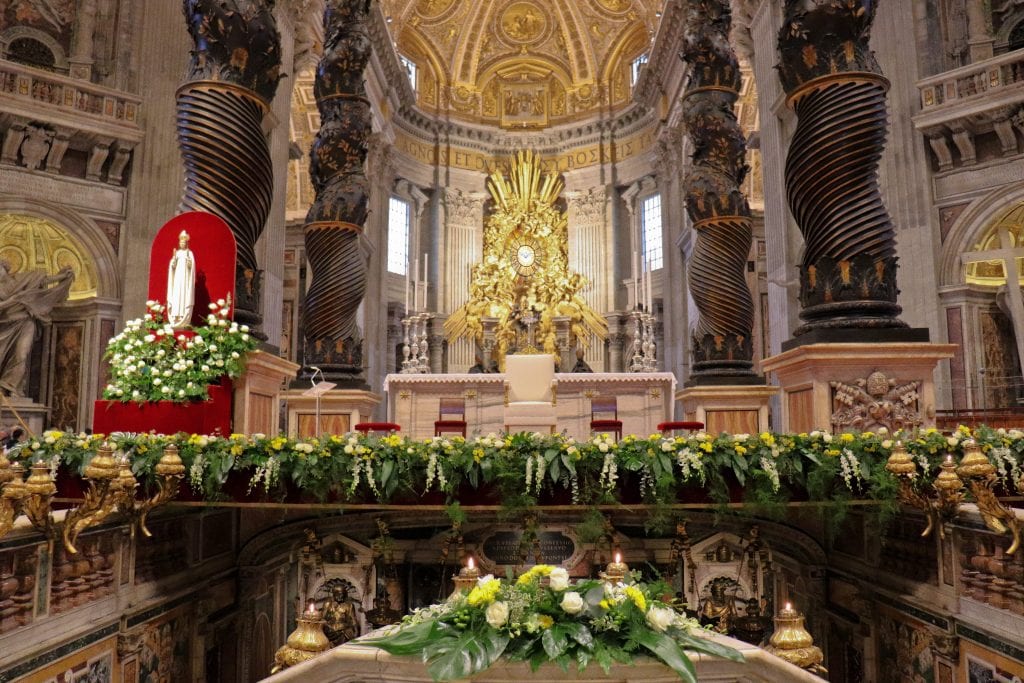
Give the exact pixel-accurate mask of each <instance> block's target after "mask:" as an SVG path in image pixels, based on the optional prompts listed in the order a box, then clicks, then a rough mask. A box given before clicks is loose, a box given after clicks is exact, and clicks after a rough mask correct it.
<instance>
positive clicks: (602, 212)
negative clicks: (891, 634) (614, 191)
mask: <svg viewBox="0 0 1024 683" xmlns="http://www.w3.org/2000/svg"><path fill="white" fill-rule="evenodd" d="M566 197H567V198H568V200H569V269H570V270H573V271H575V272H577V273H580V274H581V275H583V276H584V277H586V278H587V280H589V281H590V284H589V285H588V286H587V288H586V289H585V290H584V291H583V299H584V300H585V301H586V302H587V304H589V305H590V307H591V308H592V309H594V311H596V312H597V313H598V314H604V313H606V312H607V310H608V309H607V308H606V306H607V302H608V300H609V298H610V296H609V291H608V290H609V289H610V287H611V285H612V278H611V277H610V275H609V274H608V273H607V271H606V267H605V264H606V263H607V262H608V256H609V254H608V251H609V244H608V240H607V239H605V235H606V234H607V230H608V223H609V208H610V207H609V201H608V191H607V189H605V188H604V187H591V188H589V189H587V190H586V191H576V192H569V193H566ZM573 358H575V356H573ZM584 358H585V360H586V362H587V364H588V365H589V366H590V367H591V369H593V370H594V372H604V371H605V370H606V368H605V358H604V343H603V342H602V341H601V340H599V339H598V338H597V337H594V336H592V337H591V339H590V341H589V345H588V346H587V351H586V354H585V356H584ZM573 362H575V360H574V361H573ZM569 367H570V368H571V367H572V365H571V364H570V366H569Z"/></svg>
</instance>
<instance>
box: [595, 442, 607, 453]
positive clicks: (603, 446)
mask: <svg viewBox="0 0 1024 683" xmlns="http://www.w3.org/2000/svg"><path fill="white" fill-rule="evenodd" d="M597 450H599V451H601V452H602V453H607V452H608V444H606V443H605V442H604V441H602V442H601V443H599V444H597Z"/></svg>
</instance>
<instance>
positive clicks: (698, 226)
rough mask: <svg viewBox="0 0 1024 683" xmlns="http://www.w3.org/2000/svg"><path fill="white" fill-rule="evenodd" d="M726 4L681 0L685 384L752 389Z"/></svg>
mask: <svg viewBox="0 0 1024 683" xmlns="http://www.w3.org/2000/svg"><path fill="white" fill-rule="evenodd" d="M731 25H732V13H731V11H730V9H729V2H728V0H687V15H686V30H685V35H684V41H683V50H682V53H681V54H680V57H682V59H683V60H684V61H685V62H686V63H687V64H688V65H689V67H690V79H689V82H688V83H687V86H686V92H685V93H684V95H683V98H684V99H683V122H684V125H685V126H686V130H687V133H688V134H689V136H690V140H691V141H692V144H693V166H692V169H691V170H690V172H689V173H688V174H687V176H686V178H685V180H684V191H685V194H686V209H687V212H688V213H689V215H690V219H691V220H692V221H693V228H694V230H696V231H697V236H696V241H695V243H694V248H693V254H692V256H691V257H690V264H689V285H690V293H691V294H692V295H693V300H694V303H695V304H696V305H697V311H698V319H697V326H696V329H695V330H694V332H693V340H692V344H693V382H694V383H696V384H700V383H712V382H714V383H722V382H730V383H731V382H742V383H747V382H753V381H758V379H759V378H758V377H757V376H756V375H755V374H754V371H753V361H752V357H753V344H752V341H751V336H752V334H753V329H754V303H753V300H752V299H751V296H750V289H749V288H748V287H747V277H746V266H747V258H748V256H749V254H750V243H751V239H752V237H753V235H752V229H751V223H750V206H749V205H748V204H747V198H746V196H745V195H744V194H743V191H742V190H741V189H740V186H741V184H742V183H743V179H744V178H745V177H746V174H747V164H746V159H745V157H746V151H747V144H746V139H745V138H744V136H743V131H742V130H741V128H740V125H739V122H738V121H737V120H736V113H735V111H734V109H733V106H734V105H735V103H736V99H737V98H738V97H739V89H740V85H741V78H740V70H739V65H738V63H737V60H736V53H735V52H734V51H733V49H732V47H731V46H730V45H729V30H730V28H731Z"/></svg>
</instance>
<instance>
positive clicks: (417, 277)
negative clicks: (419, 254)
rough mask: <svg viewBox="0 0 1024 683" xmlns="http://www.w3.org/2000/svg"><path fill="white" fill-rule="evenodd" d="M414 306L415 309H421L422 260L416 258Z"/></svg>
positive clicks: (414, 263)
mask: <svg viewBox="0 0 1024 683" xmlns="http://www.w3.org/2000/svg"><path fill="white" fill-rule="evenodd" d="M412 281H413V290H412V308H413V310H414V311H418V310H420V260H419V259H416V260H415V261H413V267H412Z"/></svg>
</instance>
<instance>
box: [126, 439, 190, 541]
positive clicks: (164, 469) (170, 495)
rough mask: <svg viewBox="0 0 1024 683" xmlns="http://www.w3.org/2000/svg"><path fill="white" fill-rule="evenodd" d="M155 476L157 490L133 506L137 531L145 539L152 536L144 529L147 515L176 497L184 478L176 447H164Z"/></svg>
mask: <svg viewBox="0 0 1024 683" xmlns="http://www.w3.org/2000/svg"><path fill="white" fill-rule="evenodd" d="M156 476H157V477H158V478H159V481H158V484H159V487H160V488H159V490H158V491H157V492H156V493H155V494H153V496H152V497H150V498H147V499H146V500H143V501H141V502H138V503H136V504H135V511H136V512H137V514H138V516H139V529H140V530H141V531H142V535H143V536H145V537H146V538H149V537H151V536H152V535H153V534H152V533H151V532H150V531H149V529H148V528H146V518H147V517H148V516H149V513H150V512H152V511H153V508H156V507H159V506H160V505H163V504H165V503H167V502H169V501H171V500H173V499H174V498H175V497H177V495H178V488H179V487H180V486H181V480H182V479H184V478H185V465H184V464H183V463H182V462H181V456H179V455H178V447H177V446H175V445H174V444H171V445H169V446H165V447H164V454H163V455H162V456H161V457H160V461H159V462H158V463H157V464H156ZM133 498H134V496H133Z"/></svg>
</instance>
